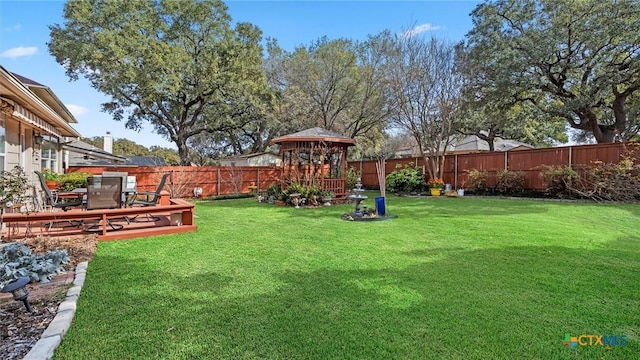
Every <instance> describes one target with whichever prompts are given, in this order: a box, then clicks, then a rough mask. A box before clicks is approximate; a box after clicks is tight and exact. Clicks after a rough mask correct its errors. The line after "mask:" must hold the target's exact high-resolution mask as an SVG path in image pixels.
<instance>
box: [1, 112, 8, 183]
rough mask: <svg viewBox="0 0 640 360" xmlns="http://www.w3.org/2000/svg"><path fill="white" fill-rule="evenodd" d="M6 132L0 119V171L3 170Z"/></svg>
mask: <svg viewBox="0 0 640 360" xmlns="http://www.w3.org/2000/svg"><path fill="white" fill-rule="evenodd" d="M6 140H7V133H6V130H5V128H4V121H3V120H0V171H4V160H5V158H6V142H7V141H6Z"/></svg>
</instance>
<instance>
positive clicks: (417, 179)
mask: <svg viewBox="0 0 640 360" xmlns="http://www.w3.org/2000/svg"><path fill="white" fill-rule="evenodd" d="M425 186H426V183H425V181H424V174H423V173H422V169H421V168H419V167H416V166H415V165H413V164H406V165H405V166H402V165H400V164H397V165H396V169H395V170H394V171H393V172H392V173H390V174H389V175H387V189H388V190H389V191H391V192H395V193H411V192H420V191H423V190H424V188H425Z"/></svg>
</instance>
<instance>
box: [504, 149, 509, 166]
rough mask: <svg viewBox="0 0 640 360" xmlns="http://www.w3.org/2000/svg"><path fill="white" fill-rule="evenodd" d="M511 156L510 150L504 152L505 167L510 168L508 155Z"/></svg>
mask: <svg viewBox="0 0 640 360" xmlns="http://www.w3.org/2000/svg"><path fill="white" fill-rule="evenodd" d="M508 156H509V151H505V152H504V169H505V170H509V160H508V159H507V157H508Z"/></svg>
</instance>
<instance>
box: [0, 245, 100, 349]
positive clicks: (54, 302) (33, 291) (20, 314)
mask: <svg viewBox="0 0 640 360" xmlns="http://www.w3.org/2000/svg"><path fill="white" fill-rule="evenodd" d="M21 242H23V243H24V244H25V245H27V246H28V247H29V248H30V249H31V251H33V252H34V253H36V254H40V253H45V252H47V251H49V250H56V249H66V250H67V252H68V253H69V260H70V262H69V264H67V265H65V269H66V270H67V272H66V273H63V274H58V275H56V276H55V277H54V278H53V279H52V280H51V281H50V282H49V283H45V284H41V283H32V284H29V285H27V288H28V289H29V303H30V304H31V307H32V308H33V312H32V313H29V312H27V311H26V309H25V307H24V305H23V304H22V302H16V301H13V298H12V297H11V295H10V294H1V295H0V359H4V360H13V359H22V358H23V357H24V356H25V355H26V354H27V353H28V352H29V350H31V348H32V347H33V346H34V345H35V344H36V342H37V341H38V339H40V335H42V333H43V332H44V331H45V330H46V329H47V327H48V326H49V323H50V322H51V320H53V318H54V317H55V315H56V313H57V310H58V306H59V305H60V303H61V302H62V301H63V300H64V299H65V294H66V292H67V290H68V289H69V288H70V287H71V284H72V283H73V279H74V276H75V272H74V269H75V267H76V265H77V264H78V263H80V262H83V261H89V260H91V259H92V258H93V256H94V254H95V251H96V247H97V243H98V240H97V236H96V235H95V234H91V235H77V236H69V237H45V236H38V237H34V238H27V239H24V240H22V241H21Z"/></svg>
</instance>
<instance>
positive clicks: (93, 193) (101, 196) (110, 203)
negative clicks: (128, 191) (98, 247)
mask: <svg viewBox="0 0 640 360" xmlns="http://www.w3.org/2000/svg"><path fill="white" fill-rule="evenodd" d="M121 207H122V178H121V177H105V176H100V177H98V176H90V177H89V178H87V210H96V209H117V208H121ZM101 221H102V220H100V221H99V222H97V223H96V224H93V225H91V226H88V227H86V228H84V231H89V232H91V231H100V228H101V226H100V223H101ZM107 226H108V227H109V228H110V229H111V230H121V229H122V228H123V227H124V226H123V225H121V224H114V223H112V222H111V220H110V219H107Z"/></svg>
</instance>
